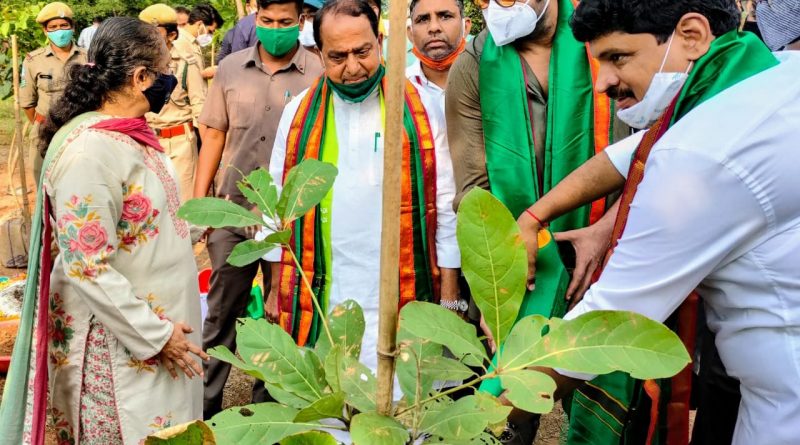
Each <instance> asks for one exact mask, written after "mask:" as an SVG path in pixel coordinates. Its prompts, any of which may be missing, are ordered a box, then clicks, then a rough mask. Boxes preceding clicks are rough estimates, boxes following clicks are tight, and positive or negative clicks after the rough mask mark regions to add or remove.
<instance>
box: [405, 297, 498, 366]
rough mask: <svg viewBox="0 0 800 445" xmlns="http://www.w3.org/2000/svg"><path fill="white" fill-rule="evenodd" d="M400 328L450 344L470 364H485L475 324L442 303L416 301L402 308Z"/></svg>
mask: <svg viewBox="0 0 800 445" xmlns="http://www.w3.org/2000/svg"><path fill="white" fill-rule="evenodd" d="M400 328H401V329H405V330H406V331H408V332H409V333H410V334H411V335H414V336H416V337H419V338H425V339H430V341H432V342H435V343H439V344H441V345H443V346H446V347H447V349H449V350H450V352H452V353H453V355H455V356H456V358H458V359H460V360H461V361H463V362H464V363H465V364H467V365H468V366H482V365H483V362H484V361H485V360H488V358H487V357H486V350H485V349H484V348H483V345H482V344H481V342H480V340H478V335H477V333H476V331H475V326H473V325H471V324H469V323H467V322H466V321H464V320H462V319H461V318H460V317H459V316H458V315H456V314H455V313H453V311H450V310H447V309H445V308H443V307H441V306H439V305H438V304H432V303H424V302H420V301H412V302H411V303H408V304H407V305H405V306H403V309H402V310H400Z"/></svg>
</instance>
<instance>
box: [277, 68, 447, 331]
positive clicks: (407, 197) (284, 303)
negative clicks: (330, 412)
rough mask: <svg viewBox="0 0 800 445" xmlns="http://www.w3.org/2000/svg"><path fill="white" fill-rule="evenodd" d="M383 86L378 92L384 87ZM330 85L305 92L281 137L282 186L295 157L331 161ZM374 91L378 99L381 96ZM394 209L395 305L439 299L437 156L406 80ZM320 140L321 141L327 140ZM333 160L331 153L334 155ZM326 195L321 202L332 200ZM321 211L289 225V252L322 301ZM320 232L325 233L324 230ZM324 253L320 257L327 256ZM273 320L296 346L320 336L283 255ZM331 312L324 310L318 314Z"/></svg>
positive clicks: (325, 273)
mask: <svg viewBox="0 0 800 445" xmlns="http://www.w3.org/2000/svg"><path fill="white" fill-rule="evenodd" d="M385 87H386V85H385V78H384V82H383V83H382V84H381V88H385ZM331 94H333V93H332V91H331V88H330V86H329V85H328V82H327V81H326V79H325V77H321V78H319V79H318V80H317V81H315V83H314V85H312V86H311V88H309V90H308V92H307V93H306V95H305V97H304V98H303V99H302V101H301V103H300V106H299V108H298V111H297V113H296V114H295V116H294V119H293V120H292V124H291V127H290V129H289V133H288V136H287V143H286V160H285V163H284V169H283V175H284V181H285V180H286V175H288V172H289V170H290V169H291V168H292V167H294V166H295V165H297V163H299V162H300V161H301V160H302V159H305V158H313V159H320V160H323V161H325V160H331V159H332V158H333V157H334V155H333V154H330V153H328V154H326V149H331V150H336V147H333V146H331V139H330V138H331V136H329V133H330V132H331V131H335V122H331V121H330V120H329V119H330V118H332V117H333V112H332V111H331V110H330V108H332V106H333V103H332V100H331ZM379 94H382V92H380V93H379ZM403 127H404V129H405V132H404V137H403V153H402V180H401V184H400V187H401V211H400V270H399V274H400V306H401V307H402V306H403V305H404V304H406V303H408V302H410V301H414V300H421V301H438V298H439V269H438V267H437V266H436V248H435V240H436V157H435V150H434V140H433V133H432V130H431V126H430V123H429V121H428V116H427V113H426V112H425V108H424V106H423V104H422V99H421V98H420V96H419V93H418V92H417V90H416V89H415V88H414V86H413V85H412V84H411V83H410V82H408V81H406V84H405V89H404V112H403ZM326 142H327V143H326ZM337 157H338V156H337ZM332 193H333V190H331V192H330V193H329V195H328V196H327V197H326V198H325V199H323V202H322V203H321V205H322V206H323V207H324V206H327V209H328V211H329V210H330V205H331V203H332V199H331V196H332ZM323 207H320V206H317V207H316V208H315V209H313V210H312V211H310V212H309V213H307V214H306V215H305V216H303V217H301V218H299V219H298V220H296V221H295V222H294V223H292V227H291V229H292V240H291V241H290V245H291V246H292V249H293V250H294V252H295V254H296V256H297V258H298V259H299V261H300V265H301V267H302V269H303V272H304V273H305V274H306V276H307V277H308V278H309V280H310V282H311V285H312V289H313V292H314V294H315V296H317V297H318V298H319V297H322V298H320V300H321V302H323V303H324V302H325V300H326V296H327V295H328V290H329V285H330V282H331V279H335V278H332V277H330V276H329V267H330V261H331V255H330V246H329V245H328V244H329V243H330V226H329V225H328V224H325V223H323V222H322V221H321V218H320V214H321V210H322V208H323ZM326 232H327V233H326ZM326 252H327V254H326ZM273 279H279V280H280V283H279V292H278V305H279V323H280V324H281V327H283V328H284V329H285V330H286V331H287V332H289V333H290V334H292V336H293V337H294V338H295V340H296V341H297V343H298V344H299V345H309V344H314V342H315V341H316V339H317V337H318V335H319V314H317V313H316V312H315V311H314V308H313V305H312V301H311V294H310V293H309V290H308V289H307V288H306V287H305V286H304V285H302V283H301V279H300V274H299V271H298V269H297V267H296V265H295V264H294V262H293V260H292V259H291V256H290V254H289V253H288V252H284V253H283V256H282V258H281V268H280V274H279V276H278V277H274V278H273ZM329 309H330V308H326V307H324V306H323V310H324V311H327V310H329Z"/></svg>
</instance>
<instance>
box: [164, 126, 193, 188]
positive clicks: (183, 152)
mask: <svg viewBox="0 0 800 445" xmlns="http://www.w3.org/2000/svg"><path fill="white" fill-rule="evenodd" d="M184 127H185V129H186V133H184V134H182V135H180V136H175V137H171V138H159V139H158V142H159V143H160V144H161V146H162V147H164V153H166V154H167V156H169V158H170V159H171V160H172V165H173V166H175V172H176V173H177V175H178V187H179V188H180V193H181V204H183V203H184V202H186V201H188V200H190V199H192V195H193V194H194V171H195V169H196V168H197V138H196V136H195V134H194V131H192V130H191V129H190V128H189V124H184Z"/></svg>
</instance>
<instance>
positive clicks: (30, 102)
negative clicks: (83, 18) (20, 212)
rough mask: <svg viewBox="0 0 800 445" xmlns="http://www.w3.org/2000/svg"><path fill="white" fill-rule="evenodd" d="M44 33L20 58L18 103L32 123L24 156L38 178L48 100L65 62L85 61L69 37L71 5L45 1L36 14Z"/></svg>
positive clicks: (60, 86)
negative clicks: (36, 46) (41, 42)
mask: <svg viewBox="0 0 800 445" xmlns="http://www.w3.org/2000/svg"><path fill="white" fill-rule="evenodd" d="M36 22H37V23H39V24H41V25H42V30H44V33H45V35H47V45H46V46H44V47H42V48H39V49H37V50H35V51H31V52H30V53H28V55H27V56H26V57H25V60H24V61H23V62H22V75H21V79H22V80H21V82H20V85H19V86H20V91H19V92H20V106H21V107H22V108H23V109H24V110H25V115H27V117H28V120H29V121H30V122H31V123H32V124H33V127H32V128H31V131H30V138H29V141H28V158H29V161H28V162H29V163H30V165H31V166H32V168H33V177H34V178H36V182H37V183H38V181H39V175H40V173H41V169H42V161H43V158H42V156H41V154H39V126H40V125H41V124H42V123H43V122H44V121H45V119H47V113H48V112H49V111H50V104H52V103H53V102H55V100H56V98H57V97H58V95H59V94H60V93H61V92H62V91H63V90H64V85H65V84H66V76H67V74H68V67H67V65H70V64H73V63H86V60H87V59H86V51H85V50H84V49H83V48H79V47H78V45H76V44H75V43H74V42H73V41H72V38H73V36H74V33H75V23H74V22H73V21H72V9H70V8H69V6H67V5H65V4H64V3H61V2H53V3H49V4H47V5H46V6H45V7H44V8H42V10H41V11H40V12H39V15H37V16H36Z"/></svg>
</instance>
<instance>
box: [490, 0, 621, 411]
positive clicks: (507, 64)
mask: <svg viewBox="0 0 800 445" xmlns="http://www.w3.org/2000/svg"><path fill="white" fill-rule="evenodd" d="M573 9H574V8H573V3H572V2H571V1H570V0H559V17H558V25H557V28H556V33H555V36H554V41H553V49H552V55H551V58H550V67H549V71H550V74H549V85H550V86H549V94H548V101H547V130H546V134H547V137H546V140H545V141H535V140H534V137H533V129H532V126H533V120H532V118H531V112H530V110H529V108H528V98H527V94H526V78H525V75H526V73H525V69H524V67H523V61H522V58H521V56H520V54H519V53H518V52H517V50H516V49H515V48H514V47H513V46H512V45H504V46H497V44H495V42H494V39H493V38H492V36H491V34H488V35H487V36H486V43H485V44H484V47H483V53H482V54H481V61H480V73H479V77H480V82H479V87H480V98H481V115H482V120H483V133H484V146H485V150H486V169H487V172H488V176H489V184H490V189H491V192H492V194H493V195H494V196H496V197H497V198H498V199H499V200H500V201H501V202H503V204H505V206H506V207H508V209H509V210H510V211H511V213H512V215H514V217H515V218H516V217H519V216H520V215H521V214H522V212H524V211H525V209H527V208H528V207H529V206H530V205H531V204H533V203H534V202H536V200H538V199H539V196H541V194H542V193H547V192H548V191H549V190H550V189H551V188H552V187H553V186H555V184H557V183H558V182H559V181H561V179H563V178H565V177H566V176H567V175H569V174H570V173H571V172H572V171H573V170H575V169H576V168H578V167H579V166H580V165H582V164H583V163H584V162H586V161H587V160H589V158H591V157H592V156H594V155H595V154H596V153H598V152H600V151H602V150H603V149H604V148H605V147H606V146H607V145H608V144H609V142H610V138H611V134H612V133H613V131H612V123H613V119H612V114H613V105H612V104H611V103H610V101H609V99H608V97H607V96H605V95H602V94H595V93H594V92H593V88H592V80H593V72H596V69H594V70H593V68H596V67H593V66H592V64H593V63H594V62H593V61H592V60H591V59H590V57H589V55H588V52H587V51H588V50H587V48H586V46H585V45H584V44H582V43H580V42H578V41H577V40H575V38H574V37H573V36H572V33H571V31H570V28H569V17H570V16H571V14H572V11H573ZM535 144H545V150H544V152H545V155H544V163H545V165H544V169H543V174H544V177H543V178H542V179H543V181H542V183H543V188H544V190H539V178H537V171H538V170H537V166H536V155H535V151H534V145H535ZM604 211H605V203H604V202H602V201H601V202H598V203H595V204H593V205H591V206H584V207H582V208H580V209H577V210H575V211H573V212H571V213H569V214H567V215H565V216H563V217H561V218H559V219H557V220H555V221H553V223H552V225H551V228H552V230H553V231H562V230H571V229H578V228H581V227H585V226H586V225H587V224H589V222H590V220H591V221H596V220H597V219H599V218H600V217H601V216H602V214H603V213H604ZM590 217H591V218H590ZM539 244H540V245H539V253H538V255H537V259H536V288H535V289H534V290H533V291H530V292H528V293H527V294H526V295H525V298H524V299H523V303H522V307H521V308H520V312H519V316H518V319H520V318H523V317H526V316H528V315H532V314H539V315H543V316H545V317H560V316H563V315H564V313H565V312H566V309H567V304H566V301H565V300H564V295H565V293H566V290H567V285H568V284H569V275H568V273H567V271H566V268H565V267H564V264H563V262H562V261H561V257H560V255H559V251H558V247H557V245H556V243H555V242H553V239H552V234H551V233H549V232H548V233H543V234H541V236H540V238H539ZM501 347H502V345H501ZM481 389H482V390H484V391H488V392H490V393H492V394H495V395H499V394H500V393H501V392H502V387H501V385H500V382H499V379H493V380H490V381H487V382H485V383H484V384H483V385H481Z"/></svg>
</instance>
